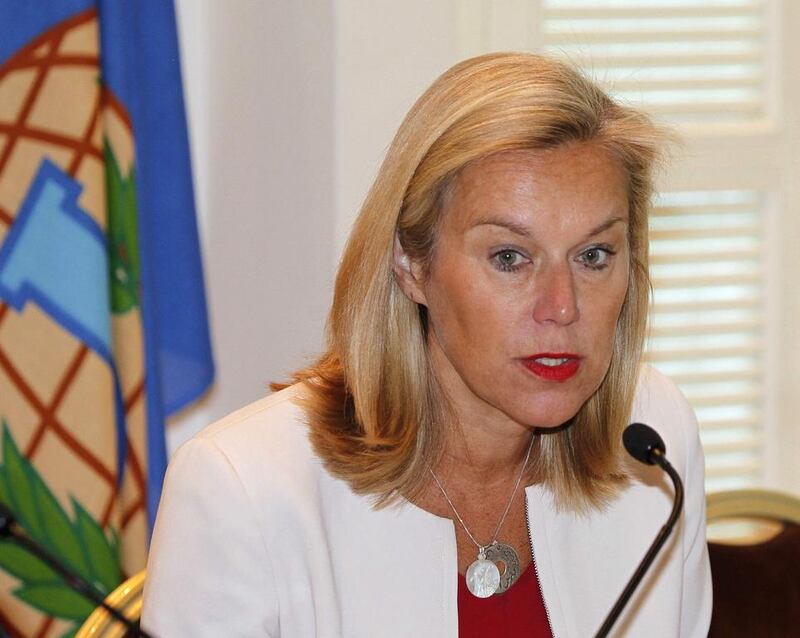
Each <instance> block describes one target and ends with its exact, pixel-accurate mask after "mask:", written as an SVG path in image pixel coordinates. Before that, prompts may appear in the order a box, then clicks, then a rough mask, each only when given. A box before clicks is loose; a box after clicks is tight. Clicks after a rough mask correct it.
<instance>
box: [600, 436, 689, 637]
mask: <svg viewBox="0 0 800 638" xmlns="http://www.w3.org/2000/svg"><path fill="white" fill-rule="evenodd" d="M649 458H650V460H651V463H655V464H657V465H659V466H660V467H661V469H663V470H664V471H665V472H666V473H667V474H669V478H670V479H672V484H673V485H674V486H675V500H674V501H673V503H672V512H670V515H669V518H668V519H667V522H666V523H664V526H663V527H662V528H661V530H660V531H659V532H658V536H656V538H655V540H654V541H653V543H652V545H650V549H648V550H647V553H646V554H645V555H644V558H643V559H642V562H641V563H639V566H638V567H637V568H636V571H635V572H633V576H631V579H630V580H629V581H628V584H627V585H626V586H625V589H624V590H623V591H622V594H620V597H619V599H618V600H617V602H616V604H615V605H614V606H613V607H612V608H611V611H610V612H608V616H606V619H605V621H603V624H602V625H601V626H600V629H599V630H598V631H597V634H595V638H606V636H608V632H609V631H611V627H612V626H613V625H614V623H615V622H616V620H617V618H618V617H619V615H620V614H621V613H622V610H623V609H624V608H625V605H627V604H628V601H629V600H630V598H631V596H632V595H633V592H634V591H635V590H636V588H637V587H638V586H639V583H640V582H641V580H642V578H644V575H645V573H647V570H648V569H649V568H650V565H651V564H652V563H653V561H654V560H655V558H656V555H657V554H658V552H659V550H660V549H661V547H662V546H663V545H664V543H666V542H667V538H669V535H670V534H671V533H672V528H673V527H674V526H675V523H676V522H677V520H678V517H679V516H680V515H681V509H682V508H683V483H682V482H681V477H680V476H678V473H677V472H676V471H675V468H674V467H672V465H671V464H670V462H669V461H668V460H667V457H666V456H665V455H664V452H663V450H661V449H659V448H654V449H652V450H650V454H649Z"/></svg>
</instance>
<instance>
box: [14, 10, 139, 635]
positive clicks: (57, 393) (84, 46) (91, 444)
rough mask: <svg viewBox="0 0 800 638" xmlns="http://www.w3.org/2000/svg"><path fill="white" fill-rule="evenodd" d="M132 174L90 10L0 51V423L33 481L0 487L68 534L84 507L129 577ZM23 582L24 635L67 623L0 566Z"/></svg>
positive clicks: (133, 495)
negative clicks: (64, 520) (63, 525)
mask: <svg viewBox="0 0 800 638" xmlns="http://www.w3.org/2000/svg"><path fill="white" fill-rule="evenodd" d="M134 174H135V151H134V142H133V136H132V131H131V123H130V120H129V118H128V115H127V113H126V111H125V109H124V108H123V106H122V105H121V103H120V102H119V101H118V100H117V99H116V98H115V96H114V95H113V94H112V93H111V92H110V91H109V90H108V89H107V88H106V87H105V86H104V85H103V83H102V80H101V76H100V64H99V46H98V24H97V16H96V12H95V11H93V10H92V11H87V12H83V13H80V14H77V15H75V16H73V17H71V18H69V19H67V20H66V21H64V22H61V23H60V24H57V25H56V26H54V27H53V28H51V29H49V30H48V31H46V32H45V33H43V34H41V35H39V36H37V37H36V38H35V39H34V40H33V41H31V42H30V43H29V44H27V45H25V46H24V47H22V48H21V49H20V50H18V51H17V52H16V53H15V54H14V55H13V56H11V57H10V58H9V59H7V60H6V61H5V63H3V65H2V67H0V419H1V420H2V423H3V429H4V438H3V441H4V446H3V447H4V449H3V453H4V460H5V461H6V462H7V463H8V462H9V461H8V458H9V454H12V455H13V450H12V451H11V452H10V451H9V448H13V449H14V450H18V451H19V456H20V459H24V461H20V462H24V463H28V464H30V471H29V472H28V474H27V475H25V476H28V478H29V479H30V481H31V482H30V484H28V485H14V486H11V487H9V486H5V487H4V488H3V489H6V493H8V492H9V490H10V493H11V494H12V496H13V494H14V493H17V494H22V493H25V490H26V489H29V490H33V491H32V492H31V493H32V494H36V493H37V492H36V490H39V491H41V490H42V489H46V490H47V491H48V492H49V494H51V495H52V499H53V502H54V503H57V505H53V507H54V508H56V509H58V508H59V506H60V508H61V510H63V512H66V513H69V512H71V511H74V512H75V515H76V516H77V517H78V518H76V522H75V525H76V527H75V529H76V530H78V527H77V526H78V524H79V523H80V521H79V519H80V515H81V512H82V513H83V514H85V515H86V516H88V517H89V518H90V519H91V520H92V521H93V522H94V523H95V524H96V526H97V529H100V530H103V532H102V534H103V535H105V539H106V540H107V541H108V545H109V547H111V548H112V549H114V550H115V551H118V552H119V556H118V558H119V560H120V561H121V568H122V572H127V573H133V572H134V571H137V570H138V569H141V568H142V567H143V564H144V552H145V539H146V536H147V514H146V510H145V489H146V488H145V475H146V471H147V468H146V463H145V458H146V455H145V448H146V434H145V429H146V424H145V400H144V354H143V346H142V343H143V337H142V327H141V316H140V312H139V287H140V284H139V267H138V260H139V256H138V246H137V233H136V194H135V186H134ZM31 472H32V473H33V474H35V477H34V478H36V477H40V480H41V485H39V483H36V481H35V480H34V478H30V474H31ZM5 476H6V479H7V480H11V479H10V478H9V477H8V472H6V473H5ZM20 476H22V475H20ZM17 480H18V481H21V482H23V483H24V482H25V481H26V480H28V479H26V478H24V477H23V478H19V477H17ZM42 486H45V487H42ZM2 487H3V486H0V488H2ZM34 488H35V489H34ZM43 498H44V497H43ZM48 503H49V501H48ZM16 505H18V507H22V508H24V507H26V503H18V504H16ZM34 505H36V504H34ZM79 510H80V511H79ZM54 511H55V510H54ZM31 516H33V514H32V515H31ZM111 530H113V531H111ZM42 533H43V534H45V535H46V530H45V531H43V532H42ZM76 534H77V536H76V538H78V537H80V534H79V533H78V531H76ZM117 535H118V536H119V539H121V542H118V543H117V544H116V545H115V544H114V542H115V541H113V538H116V536H117ZM112 537H113V538H112ZM54 542H55V541H54ZM100 543H101V544H102V540H101V541H100ZM98 551H100V550H98ZM102 551H106V550H105V549H103V550H102ZM76 560H77V559H76ZM119 572H120V565H117V574H118V575H119ZM104 577H105V579H106V580H108V581H111V580H113V577H112V575H110V574H109V573H108V572H107V573H106V574H105V575H104ZM20 583H22V590H24V591H23V593H24V594H25V595H21V594H19V593H17V594H16V597H15V596H11V595H10V594H8V593H6V592H2V593H0V597H1V598H0V599H1V600H2V609H3V614H4V615H5V614H8V615H10V616H12V617H13V618H14V619H15V620H14V625H15V626H16V628H17V629H18V630H19V631H23V632H25V633H26V635H27V633H28V632H32V633H33V632H35V633H36V635H41V636H45V635H46V636H50V635H51V634H52V635H54V636H55V635H61V634H63V633H64V632H63V630H64V629H65V628H68V627H70V625H69V624H66V623H65V622H64V621H63V620H54V619H52V618H45V619H43V618H42V615H41V614H42V613H43V612H47V611H48V610H47V606H46V601H45V602H43V603H42V605H38V604H37V603H36V600H37V599H36V598H35V596H34V594H33V593H31V592H33V589H32V588H31V587H28V583H27V582H26V581H25V575H24V574H22V575H20V574H15V573H12V574H11V575H9V574H0V589H6V588H11V589H13V588H15V587H17V588H18V589H17V591H19V588H20ZM108 584H109V585H110V584H112V583H110V582H109V583H108ZM26 588H27V589H26ZM26 592H27V593H26ZM26 596H27V597H26ZM21 599H22V600H21ZM32 600H33V602H31V601H32ZM6 610H8V611H6ZM51 625H52V627H51Z"/></svg>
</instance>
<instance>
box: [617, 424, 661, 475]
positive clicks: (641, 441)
mask: <svg viewBox="0 0 800 638" xmlns="http://www.w3.org/2000/svg"><path fill="white" fill-rule="evenodd" d="M622 443H623V444H624V445H625V449H626V450H628V454H630V455H631V456H632V457H633V458H635V459H636V460H637V461H639V462H640V463H645V464H646V465H655V464H656V461H655V457H654V455H653V452H654V451H655V450H658V451H659V452H660V453H661V454H662V455H664V454H666V452H667V448H666V446H665V445H664V440H663V439H662V438H661V436H660V435H659V434H658V432H656V431H655V430H654V429H653V428H651V427H650V426H649V425H645V424H644V423H631V424H630V425H629V426H628V427H627V428H625V431H624V432H623V433H622Z"/></svg>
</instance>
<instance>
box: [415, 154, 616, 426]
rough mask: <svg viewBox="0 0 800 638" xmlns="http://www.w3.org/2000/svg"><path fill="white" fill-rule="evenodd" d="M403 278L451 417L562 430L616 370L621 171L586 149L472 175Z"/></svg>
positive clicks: (499, 158)
mask: <svg viewBox="0 0 800 638" xmlns="http://www.w3.org/2000/svg"><path fill="white" fill-rule="evenodd" d="M406 270H407V274H406V275H405V276H403V275H402V274H401V280H402V281H403V287H404V289H405V291H406V293H407V294H408V295H409V296H410V297H411V298H412V299H414V300H415V301H417V302H418V303H423V304H424V305H425V306H427V308H428V317H429V334H428V336H429V348H430V352H431V357H432V361H433V365H434V368H435V370H436V372H437V374H438V376H439V378H440V380H441V382H442V384H443V387H444V388H445V391H446V392H447V393H448V395H449V397H450V399H451V400H452V401H453V404H454V407H455V408H456V410H457V412H458V413H461V414H465V413H464V412H462V411H463V410H468V412H466V414H471V415H474V416H479V417H484V418H486V419H493V418H499V419H501V420H508V419H510V420H512V421H514V422H516V423H519V424H524V425H527V426H539V427H553V426H557V425H560V424H562V423H564V422H565V421H567V420H569V419H570V418H571V417H572V416H574V415H575V414H576V413H577V411H578V410H579V409H580V407H581V406H582V405H583V403H584V402H585V401H586V400H587V399H588V398H589V397H590V396H591V395H592V394H593V393H594V392H595V391H596V390H597V388H598V387H599V385H600V383H601V381H602V380H603V377H604V376H605V374H606V371H607V370H608V366H609V362H610V360H611V354H612V349H613V343H614V334H615V328H616V324H617V319H618V317H619V313H620V309H621V308H622V303H623V300H624V298H625V293H626V290H627V287H628V275H629V246H628V199H627V187H626V175H625V172H624V169H623V167H622V165H621V164H620V163H619V161H618V160H616V159H615V158H614V157H613V156H611V155H610V154H609V153H608V152H607V151H605V150H603V149H602V148H600V147H599V146H598V145H594V144H592V143H588V142H574V143H570V144H565V145H562V146H559V147H557V148H555V149H550V150H546V151H514V152H505V153H499V154H497V155H494V156H491V157H489V158H487V159H485V160H482V161H480V162H476V163H474V164H471V165H469V166H467V167H466V168H465V169H464V170H463V171H462V173H461V174H460V176H459V177H458V178H457V179H456V181H455V183H454V184H453V187H452V188H451V191H450V193H449V195H448V197H447V198H446V201H445V204H444V209H443V212H442V218H441V223H440V228H439V232H438V237H437V240H436V243H435V247H434V253H433V258H432V260H431V265H430V268H429V271H428V273H427V274H426V273H424V272H422V270H421V268H420V267H419V266H418V265H416V264H411V265H410V266H408V268H407V269H406Z"/></svg>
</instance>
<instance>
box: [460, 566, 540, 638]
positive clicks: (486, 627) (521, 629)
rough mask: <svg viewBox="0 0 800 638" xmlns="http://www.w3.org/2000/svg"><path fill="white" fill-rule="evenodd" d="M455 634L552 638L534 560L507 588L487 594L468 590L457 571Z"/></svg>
mask: <svg viewBox="0 0 800 638" xmlns="http://www.w3.org/2000/svg"><path fill="white" fill-rule="evenodd" d="M458 636H459V638H485V637H486V636H504V637H505V636H508V638H514V636H525V638H531V637H533V638H552V634H551V633H550V623H549V622H548V621H547V613H546V612H545V609H544V600H543V599H542V592H541V590H540V589H539V581H538V580H537V578H536V572H535V570H534V568H533V563H531V564H530V566H529V567H528V569H526V570H525V573H523V574H522V576H520V577H519V580H518V581H517V582H516V583H514V584H513V585H512V586H511V588H510V589H509V590H508V591H507V592H505V593H503V594H500V595H499V596H489V598H478V597H477V596H473V595H472V594H471V593H469V589H467V581H466V579H465V578H464V576H462V575H461V574H459V575H458Z"/></svg>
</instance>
